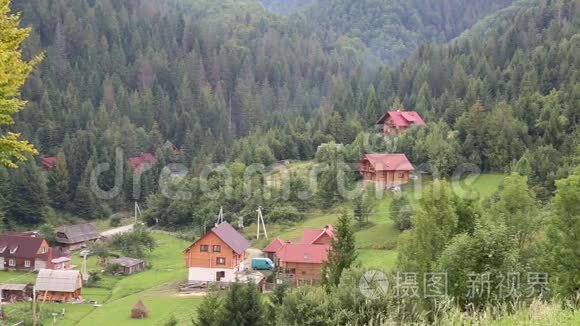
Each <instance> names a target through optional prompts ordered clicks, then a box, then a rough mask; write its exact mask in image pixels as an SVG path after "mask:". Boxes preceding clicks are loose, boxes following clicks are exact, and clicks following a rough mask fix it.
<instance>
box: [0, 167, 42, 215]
mask: <svg viewBox="0 0 580 326" xmlns="http://www.w3.org/2000/svg"><path fill="white" fill-rule="evenodd" d="M4 189H5V193H4V198H5V205H6V207H5V210H6V216H7V217H8V219H9V221H10V224H14V225H22V224H24V225H33V224H37V223H40V222H42V220H43V210H44V208H45V206H46V205H47V204H48V197H47V194H46V193H47V191H46V181H45V179H44V177H43V175H42V173H41V172H40V170H39V168H38V167H37V166H36V164H34V163H33V162H27V163H25V164H23V165H22V166H21V168H20V169H18V170H16V171H14V172H11V173H10V175H9V177H8V182H7V184H6V186H5V188H4Z"/></svg>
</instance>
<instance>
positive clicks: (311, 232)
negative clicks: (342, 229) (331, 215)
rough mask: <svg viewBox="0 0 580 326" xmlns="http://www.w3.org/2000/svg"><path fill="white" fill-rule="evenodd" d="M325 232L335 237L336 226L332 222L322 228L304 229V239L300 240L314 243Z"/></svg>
mask: <svg viewBox="0 0 580 326" xmlns="http://www.w3.org/2000/svg"><path fill="white" fill-rule="evenodd" d="M325 234H327V235H328V236H329V237H331V238H334V227H333V226H332V225H331V224H328V225H327V226H325V227H324V229H322V230H320V229H308V230H304V231H302V239H301V240H300V242H301V243H305V244H312V243H314V242H316V240H318V239H320V237H322V236H323V235H325Z"/></svg>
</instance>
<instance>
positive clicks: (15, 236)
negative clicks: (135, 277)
mask: <svg viewBox="0 0 580 326" xmlns="http://www.w3.org/2000/svg"><path fill="white" fill-rule="evenodd" d="M102 238H103V236H102V235H101V234H100V233H99V232H98V231H97V230H96V228H95V227H94V225H92V224H89V223H84V224H76V225H65V226H62V227H59V228H58V229H56V230H55V234H54V239H55V242H56V243H55V244H54V245H53V246H50V245H49V243H48V241H47V240H46V239H44V238H43V237H42V236H41V235H40V234H39V233H37V232H5V233H2V234H0V270H3V271H7V272H20V273H22V272H26V273H36V282H35V283H34V284H29V283H24V284H21V283H9V282H5V283H0V298H1V300H2V302H18V301H25V300H32V298H34V296H36V298H37V299H38V300H39V301H43V302H45V301H48V302H82V301H83V298H82V296H81V289H82V287H83V285H84V284H85V283H86V280H87V278H88V275H83V274H82V272H81V270H78V269H76V268H77V267H79V266H74V265H72V264H71V254H72V253H73V252H74V251H79V250H81V256H82V253H83V251H82V250H85V249H86V248H87V246H88V245H89V244H90V243H93V242H95V241H100V240H101V239H102ZM109 263H110V264H115V265H116V266H118V267H119V268H118V271H117V272H116V274H118V275H126V274H132V273H136V272H140V271H142V270H144V269H145V262H144V261H143V260H140V259H134V258H130V257H119V258H116V259H113V260H111V261H110V262H109ZM15 275H16V274H15Z"/></svg>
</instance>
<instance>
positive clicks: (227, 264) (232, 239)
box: [183, 222, 250, 282]
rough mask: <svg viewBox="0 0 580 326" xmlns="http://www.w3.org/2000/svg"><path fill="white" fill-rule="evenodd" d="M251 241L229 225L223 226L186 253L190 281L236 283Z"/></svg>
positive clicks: (211, 232)
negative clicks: (236, 274)
mask: <svg viewBox="0 0 580 326" xmlns="http://www.w3.org/2000/svg"><path fill="white" fill-rule="evenodd" d="M249 247H250V241H249V240H248V239H246V238H245V237H244V236H243V235H242V234H241V233H240V232H238V231H237V230H236V229H234V228H233V227H232V226H231V225H230V224H229V223H226V222H224V223H221V224H219V225H218V226H216V227H214V228H213V229H211V230H210V231H209V232H207V233H206V234H204V235H203V236H202V237H201V238H199V239H198V240H197V241H195V242H194V243H192V244H191V245H190V246H189V247H187V249H185V250H184V252H183V254H184V259H185V266H186V267H187V268H188V269H189V277H188V278H189V281H190V282H213V281H218V282H234V281H235V279H236V276H235V273H236V272H237V271H238V270H240V269H241V267H240V265H241V264H242V262H243V261H244V259H245V257H246V249H248V248H249Z"/></svg>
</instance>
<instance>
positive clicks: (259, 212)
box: [256, 206, 268, 239]
mask: <svg viewBox="0 0 580 326" xmlns="http://www.w3.org/2000/svg"><path fill="white" fill-rule="evenodd" d="M256 212H258V232H257V238H258V239H260V223H261V224H262V228H263V229H264V237H265V238H266V239H268V232H267V231H266V223H265V222H264V215H262V206H258V209H257V210H256Z"/></svg>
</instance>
